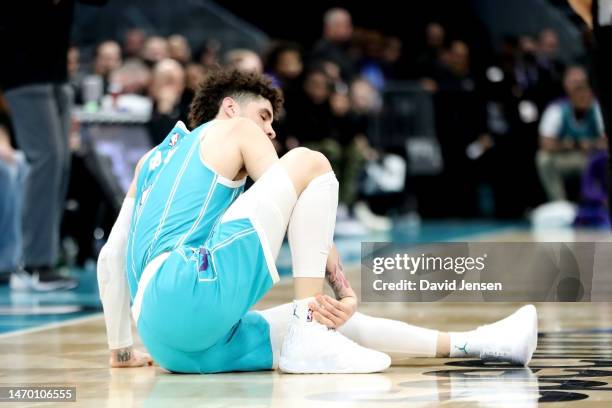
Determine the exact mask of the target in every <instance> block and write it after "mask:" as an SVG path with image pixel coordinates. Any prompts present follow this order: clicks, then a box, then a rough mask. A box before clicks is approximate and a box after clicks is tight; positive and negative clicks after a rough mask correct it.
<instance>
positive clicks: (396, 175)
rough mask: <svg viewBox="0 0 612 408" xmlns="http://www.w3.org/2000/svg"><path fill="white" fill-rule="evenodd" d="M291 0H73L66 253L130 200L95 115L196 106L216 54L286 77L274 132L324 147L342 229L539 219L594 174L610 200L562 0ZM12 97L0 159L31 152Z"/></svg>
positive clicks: (148, 121) (159, 132) (144, 121)
mask: <svg viewBox="0 0 612 408" xmlns="http://www.w3.org/2000/svg"><path fill="white" fill-rule="evenodd" d="M175 3H176V4H175ZM289 3H290V2H288V3H287V4H280V3H278V4H277V2H271V3H270V4H267V3H258V4H257V5H246V4H244V2H239V1H227V2H222V1H219V2H212V1H205V0H202V1H193V2H182V1H178V2H172V3H169V2H160V1H151V2H144V1H141V2H139V1H127V2H119V1H110V2H108V3H107V4H106V5H105V6H104V7H103V8H94V7H90V6H87V5H80V4H78V5H77V6H76V11H75V17H74V23H73V26H72V37H71V39H70V42H69V43H67V44H66V47H67V48H66V49H67V52H66V55H65V64H66V68H67V78H66V79H67V82H68V83H69V85H70V88H71V91H72V92H71V93H72V94H73V95H74V108H73V114H72V119H71V126H70V139H69V141H70V144H69V146H70V150H71V152H72V153H71V154H72V159H71V160H72V167H71V170H70V183H69V187H68V190H67V199H66V201H65V203H66V205H65V208H64V209H65V212H64V217H63V223H62V237H63V238H65V239H64V240H63V241H61V242H63V253H64V256H72V257H73V258H74V259H73V261H74V262H77V263H83V262H85V261H86V260H87V259H90V258H95V255H96V250H97V248H99V246H100V242H103V240H104V237H105V236H106V234H107V233H108V231H109V230H110V226H112V222H113V221H114V218H115V216H116V212H117V210H118V203H119V204H120V200H117V195H118V194H116V193H115V192H113V190H112V188H109V187H108V185H106V184H108V180H109V177H110V178H112V177H113V175H112V173H113V169H111V170H108V169H105V162H104V160H101V159H100V157H103V156H104V149H103V147H104V146H105V145H104V144H103V143H98V144H96V143H95V140H96V139H95V137H93V138H87V137H84V130H85V129H87V128H88V129H89V133H94V136H95V133H96V132H92V129H95V130H96V131H97V132H100V129H101V128H104V127H105V126H106V127H107V128H108V129H110V130H111V135H112V136H113V137H115V138H129V137H131V135H132V133H133V132H132V133H130V132H128V131H126V129H133V128H134V126H137V127H138V128H139V129H144V130H145V131H146V138H147V140H146V142H145V141H143V140H142V139H138V143H140V144H141V145H142V146H141V147H142V148H143V149H146V148H147V146H145V145H147V144H148V145H149V146H152V145H155V144H157V143H159V142H160V141H161V140H163V138H164V137H165V136H166V134H167V132H168V131H170V129H171V128H172V127H173V125H174V124H175V123H176V121H178V120H182V121H184V122H185V123H187V120H186V119H187V113H188V109H189V104H190V101H191V99H192V98H193V96H194V93H195V92H196V91H197V88H198V84H199V83H200V82H201V81H202V80H203V79H204V78H205V77H206V75H207V74H208V73H210V72H212V71H214V70H217V69H238V70H241V71H246V72H257V73H265V74H266V75H269V76H270V77H271V78H272V80H273V82H274V84H275V85H276V86H278V87H279V88H281V89H282V91H283V94H284V98H285V109H284V111H283V112H282V114H281V115H280V117H278V118H277V123H276V125H275V128H276V134H277V138H276V139H275V140H274V143H275V146H276V148H277V150H278V152H279V154H283V153H284V152H286V151H288V150H290V149H292V148H294V147H296V146H308V147H312V148H314V149H317V150H320V151H322V152H324V153H325V154H326V155H327V156H328V157H329V159H330V160H331V162H332V163H333V165H334V169H335V171H336V173H337V175H338V177H339V179H340V182H341V193H340V201H341V207H340V209H339V215H338V217H339V219H338V228H339V231H338V232H339V233H346V234H354V235H359V234H361V233H363V231H369V230H388V229H389V228H391V227H392V225H393V223H394V221H395V220H398V219H404V218H407V219H410V220H413V221H414V220H418V219H421V218H428V219H430V218H462V219H465V218H488V219H511V220H516V219H518V220H520V219H526V217H528V216H529V215H530V214H531V213H532V212H533V211H534V210H536V209H537V208H538V207H540V206H541V205H543V204H545V203H547V202H565V201H569V202H573V203H575V204H576V205H579V204H580V203H581V200H584V194H585V192H584V186H585V183H590V184H589V186H590V187H591V188H592V189H597V188H599V190H601V194H602V201H601V205H602V206H605V202H604V201H605V200H604V199H603V196H605V186H604V185H598V184H597V182H598V181H599V180H601V174H599V173H597V166H601V163H602V160H605V159H606V157H605V155H604V154H603V153H602V152H604V151H605V149H606V144H607V141H606V138H605V133H604V131H603V125H602V123H601V114H600V113H599V109H598V105H597V101H596V99H595V97H594V96H593V92H592V90H591V78H590V66H589V61H588V58H586V49H587V48H588V42H589V36H588V32H587V30H583V27H582V26H581V25H580V23H578V20H577V19H576V17H575V16H574V15H573V13H572V12H571V9H570V8H569V6H568V5H567V4H566V3H565V2H564V1H552V0H551V1H545V0H542V1H540V0H534V1H522V0H521V1H517V2H504V1H489V2H486V1H477V0H475V1H463V0H462V1H456V2H455V1H453V2H451V1H448V2H443V1H432V2H431V4H426V5H412V4H410V5H408V4H407V5H402V10H403V9H404V8H405V7H408V9H409V10H413V12H412V13H409V15H407V14H406V12H405V11H400V6H399V5H397V4H394V3H392V2H382V3H380V4H377V5H373V4H367V5H357V4H354V2H344V3H342V2H338V6H337V7H336V6H334V7H331V6H330V5H331V4H332V3H334V2H313V4H312V5H310V4H306V3H304V4H299V5H293V4H289ZM377 3H378V2H377ZM510 3H512V4H510ZM334 5H335V3H334ZM306 9H307V10H306ZM516 16H521V19H522V21H518V20H517V19H516ZM508 27H512V29H508ZM37 35H40V36H44V35H45V33H44V32H39V33H38V34H37ZM38 58H40V59H44V58H46V52H45V50H41V51H40V54H39V55H38ZM2 64H11V61H7V60H4V61H3V62H2ZM12 69H13V70H15V71H20V70H23V69H24V68H23V67H20V66H13V68H12ZM2 85H3V87H4V89H6V88H7V87H8V88H9V89H10V88H11V85H13V84H10V83H9V84H7V83H6V81H4V82H3V84H2ZM0 115H1V116H0V118H1V121H0V123H1V124H0V162H2V161H3V162H4V163H14V162H16V161H19V162H21V163H23V168H24V169H25V168H26V167H27V162H28V160H27V159H28V158H27V157H25V158H24V157H23V155H21V156H20V146H19V143H18V140H16V138H15V136H14V132H13V126H12V121H11V112H10V109H9V106H8V104H7V103H6V102H5V101H4V99H3V98H0ZM136 139H137V138H136ZM136 139H135V140H136ZM92 140H93V142H92ZM107 142H108V141H107ZM124 143H125V144H127V145H129V144H130V142H129V141H124ZM135 143H136V142H135ZM107 144H108V143H107ZM114 152H115V154H116V155H119V156H121V155H124V154H125V155H127V154H128V151H127V150H125V151H122V150H115V151H114ZM114 160H115V161H116V160H117V158H114ZM126 160H127V159H126ZM130 160H132V161H133V158H130ZM111 161H112V160H111ZM92 163H96V165H92ZM109 166H110V164H109ZM5 167H6V166H5ZM111 167H112V166H111ZM604 167H605V164H604ZM114 169H115V170H116V169H117V165H116V164H115V167H114ZM587 170H588V172H589V176H588V177H590V178H588V177H587V176H585V173H587ZM24 171H25V170H24ZM105 172H106V173H110V174H111V176H108V174H105ZM14 173H15V174H17V172H16V171H14ZM115 177H116V178H120V177H121V175H120V174H115ZM585 177H586V178H587V179H586V181H585ZM11 180H12V182H11V183H6V184H4V185H5V186H7V187H4V189H3V190H2V191H0V196H1V197H0V199H6V197H9V196H10V197H13V196H14V195H16V194H19V193H18V192H19V191H20V188H21V189H23V188H24V187H23V186H24V183H25V175H23V174H21V175H20V176H19V177H17V176H13V178H12V179H11ZM111 184H112V183H111ZM20 186H21V187H20ZM598 186H599V187H598ZM119 195H120V194H119ZM595 195H597V192H596V193H595ZM41 199H43V198H41ZM14 201H15V200H14ZM13 205H14V206H19V205H21V204H20V203H19V202H15V203H14V204H13ZM12 214H17V212H13V213H12ZM26 216H27V215H26ZM66 238H68V239H66ZM66 254H68V255H66ZM70 254H72V255H70ZM0 269H1V268H0Z"/></svg>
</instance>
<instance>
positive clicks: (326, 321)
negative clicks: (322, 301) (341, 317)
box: [312, 312, 336, 329]
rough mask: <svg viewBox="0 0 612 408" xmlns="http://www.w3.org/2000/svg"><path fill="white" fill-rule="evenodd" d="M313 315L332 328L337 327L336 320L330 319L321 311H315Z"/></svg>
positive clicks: (318, 320)
mask: <svg viewBox="0 0 612 408" xmlns="http://www.w3.org/2000/svg"><path fill="white" fill-rule="evenodd" d="M312 316H313V317H314V318H315V319H316V321H317V322H319V323H321V324H323V325H325V326H327V327H329V328H330V329H335V328H336V325H335V324H334V322H332V321H331V320H329V319H328V318H327V317H324V316H323V315H322V314H321V313H319V312H314V313H313V314H312Z"/></svg>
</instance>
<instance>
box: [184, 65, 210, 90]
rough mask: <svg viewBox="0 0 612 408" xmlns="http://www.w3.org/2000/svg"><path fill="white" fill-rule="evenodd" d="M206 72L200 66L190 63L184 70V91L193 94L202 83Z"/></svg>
mask: <svg viewBox="0 0 612 408" xmlns="http://www.w3.org/2000/svg"><path fill="white" fill-rule="evenodd" d="M205 76H206V70H205V69H204V67H203V66H202V65H200V64H195V63H191V64H188V65H187V67H186V68H185V87H186V88H185V89H186V90H188V91H190V92H191V93H192V94H195V92H196V91H197V89H198V87H199V86H200V84H201V83H202V81H204V77H205Z"/></svg>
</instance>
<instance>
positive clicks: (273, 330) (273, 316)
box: [257, 303, 438, 367]
mask: <svg viewBox="0 0 612 408" xmlns="http://www.w3.org/2000/svg"><path fill="white" fill-rule="evenodd" d="M292 312H293V304H291V303H286V304H283V305H280V306H276V307H273V308H270V309H266V310H261V311H257V313H259V314H261V315H262V316H263V317H264V319H266V321H267V322H268V324H269V325H270V341H271V343H272V354H273V364H274V367H277V366H278V358H279V356H280V349H281V345H282V343H283V337H284V336H285V333H286V332H287V326H288V324H289V320H290V319H291V317H292ZM338 331H339V332H340V333H342V334H343V335H345V336H346V337H348V338H349V339H351V340H353V341H354V342H357V343H359V344H360V345H362V346H364V347H368V348H371V349H374V350H378V351H382V352H385V353H387V354H389V355H390V356H391V357H392V358H394V359H402V358H409V357H435V356H436V343H437V341H438V331H437V330H431V329H425V328H422V327H417V326H412V325H410V324H408V323H404V322H400V321H398V320H391V319H382V318H378V317H372V316H368V315H365V314H363V313H355V314H354V315H353V316H352V317H351V318H350V319H349V320H348V322H346V324H344V325H343V326H342V327H340V329H339V330H338ZM381 333H384V335H381Z"/></svg>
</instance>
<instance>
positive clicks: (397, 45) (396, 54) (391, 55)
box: [382, 37, 402, 79]
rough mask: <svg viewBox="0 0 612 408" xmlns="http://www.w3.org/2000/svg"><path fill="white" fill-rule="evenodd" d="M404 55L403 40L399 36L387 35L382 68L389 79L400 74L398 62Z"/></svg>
mask: <svg viewBox="0 0 612 408" xmlns="http://www.w3.org/2000/svg"><path fill="white" fill-rule="evenodd" d="M401 56H402V41H401V40H400V39H399V38H397V37H387V38H386V39H385V45H384V49H383V53H382V62H383V65H382V68H383V72H384V74H385V77H386V78H387V79H397V77H398V76H399V72H398V67H397V64H398V62H399V60H400V58H401Z"/></svg>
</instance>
